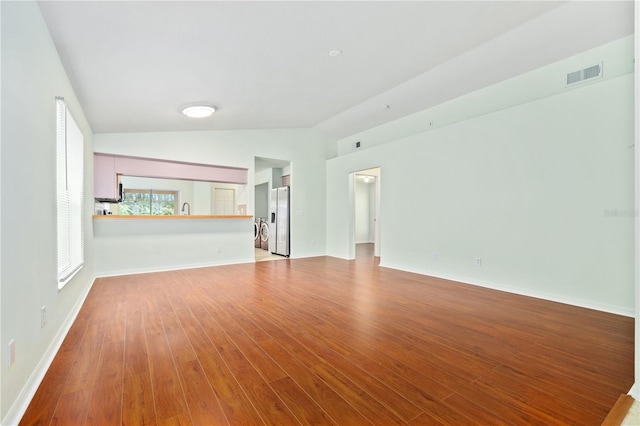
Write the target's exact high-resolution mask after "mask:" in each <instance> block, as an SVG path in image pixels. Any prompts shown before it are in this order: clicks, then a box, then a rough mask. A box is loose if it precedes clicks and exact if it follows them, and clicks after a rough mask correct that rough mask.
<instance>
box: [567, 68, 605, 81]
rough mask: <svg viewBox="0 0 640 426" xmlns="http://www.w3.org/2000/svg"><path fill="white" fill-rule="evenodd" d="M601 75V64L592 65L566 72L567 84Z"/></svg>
mask: <svg viewBox="0 0 640 426" xmlns="http://www.w3.org/2000/svg"><path fill="white" fill-rule="evenodd" d="M600 77H602V64H601V63H600V64H598V65H593V66H590V67H587V68H583V69H581V70H578V71H574V72H570V73H569V74H567V86H572V85H574V84H578V83H583V82H585V81H589V80H593V79H596V78H600Z"/></svg>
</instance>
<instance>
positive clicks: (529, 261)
mask: <svg viewBox="0 0 640 426" xmlns="http://www.w3.org/2000/svg"><path fill="white" fill-rule="evenodd" d="M626 46H628V47H629V48H627V49H618V48H619V47H620V46H619V45H616V44H614V45H613V46H612V50H613V51H614V53H616V52H617V53H620V54H617V53H616V54H613V55H610V56H609V58H610V60H609V61H608V62H605V69H607V68H606V67H607V66H608V64H613V63H614V62H615V61H619V62H620V63H623V64H625V65H624V67H626V68H629V67H630V66H631V67H632V64H633V43H631V44H629V43H626ZM616 49H617V50H616ZM600 52H601V53H603V54H608V53H610V52H607V51H606V49H605V51H603V49H600ZM592 56H593V52H586V53H585V54H584V55H582V58H569V59H567V60H566V61H563V62H561V63H558V64H554V65H552V66H549V67H547V68H546V69H542V70H538V71H534V72H531V73H528V74H525V75H523V76H520V77H518V78H517V79H513V80H511V81H508V82H505V83H503V84H501V85H498V86H499V87H491V88H487V89H483V90H485V91H487V92H489V93H492V94H495V95H501V96H502V97H505V98H506V97H507V96H508V94H509V93H515V94H514V96H516V97H518V96H519V93H517V90H518V89H520V90H522V91H524V92H528V90H529V88H530V87H531V86H532V85H534V86H537V87H540V86H544V84H545V81H546V80H549V76H551V75H554V74H557V75H558V77H557V78H560V79H562V77H563V76H564V75H565V74H566V72H567V71H571V70H572V68H573V66H574V65H575V64H579V63H585V65H588V64H589V63H590V62H591V61H592ZM598 56H600V55H598ZM610 68H614V66H613V65H611V66H610ZM554 70H555V72H554ZM554 78H555V77H554ZM540 79H542V80H543V81H539V80H540ZM545 79H546V80H545ZM549 84H553V85H556V84H557V82H556V81H555V80H554V81H551V82H549ZM501 91H504V93H500V92H501ZM514 91H515V92H514ZM555 93H556V94H555V95H552V96H548V97H544V98H539V97H538V96H537V94H536V96H534V97H533V99H532V100H531V101H530V102H523V103H521V104H519V105H514V106H509V107H506V108H504V109H499V110H497V111H495V112H489V113H487V114H484V115H475V114H474V113H473V109H474V106H475V102H476V101H477V100H478V99H483V97H484V94H483V93H474V94H471V95H468V96H465V97H462V98H458V99H457V100H455V101H452V102H453V103H452V104H448V105H444V106H443V107H442V108H445V109H446V110H448V111H455V112H457V114H459V115H461V114H462V113H461V112H460V111H466V112H465V113H468V114H469V115H470V116H471V117H472V118H469V119H466V120H462V121H457V122H453V123H451V124H449V125H446V126H442V127H439V128H434V129H432V130H426V131H419V132H417V133H415V134H413V131H412V132H408V133H411V134H410V135H409V136H407V137H404V138H401V139H398V140H396V141H393V142H391V143H384V142H380V143H379V144H377V145H376V144H374V145H372V146H371V147H369V148H367V149H364V150H363V151H359V152H357V153H352V154H349V155H343V156H341V157H338V158H335V159H332V160H329V161H327V192H328V193H329V194H331V195H332V196H331V197H328V198H327V252H328V254H329V255H333V256H338V257H345V258H346V257H349V255H350V251H349V240H348V235H349V229H348V228H349V217H348V207H347V206H348V204H349V198H348V197H349V191H348V176H349V173H350V172H353V171H357V170H362V169H366V168H369V167H374V166H381V173H382V174H384V176H385V177H384V180H383V181H382V186H381V212H380V220H381V223H382V229H381V265H383V266H388V267H392V268H398V269H403V270H409V271H415V272H418V273H422V274H427V275H434V276H441V277H445V278H451V279H455V280H458V281H462V282H467V283H474V284H479V285H484V286H488V287H493V288H498V289H504V290H509V291H514V292H517V293H522V294H529V295H534V296H538V297H544V298H547V299H553V300H558V301H565V302H569V303H573V304H576V305H583V306H589V307H594V308H597V309H602V310H607V311H613V312H619V313H623V314H627V315H633V313H634V304H633V300H634V298H633V295H634V249H633V247H634V246H633V226H634V220H633V214H634V211H633V209H634V193H633V184H634V183H633V173H634V164H633V163H634V152H633V149H632V148H629V147H630V145H632V144H633V141H634V139H633V138H634V136H633V129H634V126H633V123H634V113H633V112H634V107H633V74H629V73H626V74H625V73H622V74H621V76H619V77H617V76H613V77H606V76H605V78H604V79H602V80H599V81H597V82H591V83H585V84H584V85H582V86H581V87H579V88H572V89H563V90H557V91H556V92H555ZM479 107H480V108H481V109H482V108H484V105H480V106H479ZM433 113H434V115H437V113H438V111H435V112H433ZM426 114H427V113H425V114H423V115H426ZM409 120H412V118H410V119H409ZM390 126H391V127H393V128H397V127H399V126H400V124H399V123H391V124H390ZM381 127H384V126H381ZM375 130H377V131H379V132H380V133H381V134H384V137H383V136H380V139H379V141H382V139H384V138H388V137H389V129H386V128H379V129H374V130H371V131H368V132H367V135H373V136H372V138H373V139H375V137H376V133H375ZM360 136H363V135H360ZM365 136H366V135H365ZM357 137H358V135H356V138H357ZM366 141H367V139H366V138H363V145H365V146H366ZM418 171H419V172H418ZM408 182H410V183H411V184H410V185H407V183H408ZM416 193H418V196H416ZM616 210H617V213H615V211H616ZM607 211H609V212H614V213H613V214H609V215H607V214H606V212H607ZM433 253H438V259H437V260H435V259H434V258H433V256H432V255H433ZM476 257H482V266H480V267H478V266H476V265H475V258H476Z"/></svg>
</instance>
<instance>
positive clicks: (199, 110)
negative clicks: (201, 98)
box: [182, 105, 216, 118]
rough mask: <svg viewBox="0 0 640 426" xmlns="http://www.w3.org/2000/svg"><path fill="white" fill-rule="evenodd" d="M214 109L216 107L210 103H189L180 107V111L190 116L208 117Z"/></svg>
mask: <svg viewBox="0 0 640 426" xmlns="http://www.w3.org/2000/svg"><path fill="white" fill-rule="evenodd" d="M215 111H216V107H214V106H212V105H190V106H187V107H184V108H182V113H183V114H184V115H186V116H187V117H191V118H205V117H209V116H210V115H211V114H213V113H214V112H215Z"/></svg>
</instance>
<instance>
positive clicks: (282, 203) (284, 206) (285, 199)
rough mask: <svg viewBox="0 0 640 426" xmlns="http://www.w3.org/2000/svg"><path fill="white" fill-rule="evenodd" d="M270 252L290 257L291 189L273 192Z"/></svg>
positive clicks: (275, 189) (276, 189)
mask: <svg viewBox="0 0 640 426" xmlns="http://www.w3.org/2000/svg"><path fill="white" fill-rule="evenodd" d="M270 211H271V218H270V220H269V251H270V252H271V253H273V254H279V255H282V256H287V257H289V245H290V244H289V216H290V215H289V187H288V186H284V187H282V188H273V189H272V190H271V209H270Z"/></svg>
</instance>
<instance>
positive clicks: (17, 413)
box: [0, 277, 95, 425]
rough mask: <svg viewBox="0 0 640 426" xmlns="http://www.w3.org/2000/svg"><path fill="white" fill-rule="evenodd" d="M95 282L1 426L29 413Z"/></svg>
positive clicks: (56, 337) (52, 344)
mask: <svg viewBox="0 0 640 426" xmlns="http://www.w3.org/2000/svg"><path fill="white" fill-rule="evenodd" d="M94 282H95V277H94V278H92V279H91V284H90V285H88V286H87V288H86V290H85V291H84V293H83V294H82V295H81V296H80V297H79V298H78V300H77V302H76V303H75V304H74V305H73V308H72V309H71V311H70V312H69V314H68V315H67V317H66V318H65V320H64V321H63V322H62V324H61V325H60V328H59V329H58V332H57V333H56V335H55V337H54V338H53V340H52V341H51V344H49V347H48V348H47V350H46V351H45V353H44V354H43V355H42V358H40V362H38V364H37V365H36V367H35V368H34V370H33V372H32V373H31V375H30V376H29V379H28V380H27V383H26V384H25V385H24V387H23V388H22V390H21V391H20V393H19V394H18V397H17V398H16V400H15V402H14V403H13V405H12V406H11V408H10V409H9V411H8V412H7V415H6V416H5V418H4V419H2V421H1V422H0V424H1V425H17V424H18V423H19V422H20V419H22V416H24V413H25V411H27V407H29V403H31V400H32V399H33V396H34V395H35V394H36V391H37V390H38V386H40V383H42V379H44V376H45V374H46V373H47V370H49V367H50V366H51V363H52V362H53V359H54V358H55V356H56V354H57V353H58V350H59V349H60V346H62V342H63V341H64V339H65V337H67V333H69V330H70V329H71V326H72V325H73V323H74V321H75V320H76V318H77V317H78V313H80V309H81V308H82V305H83V304H84V301H85V300H86V299H87V296H88V295H89V291H91V288H92V287H93V283H94Z"/></svg>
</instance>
